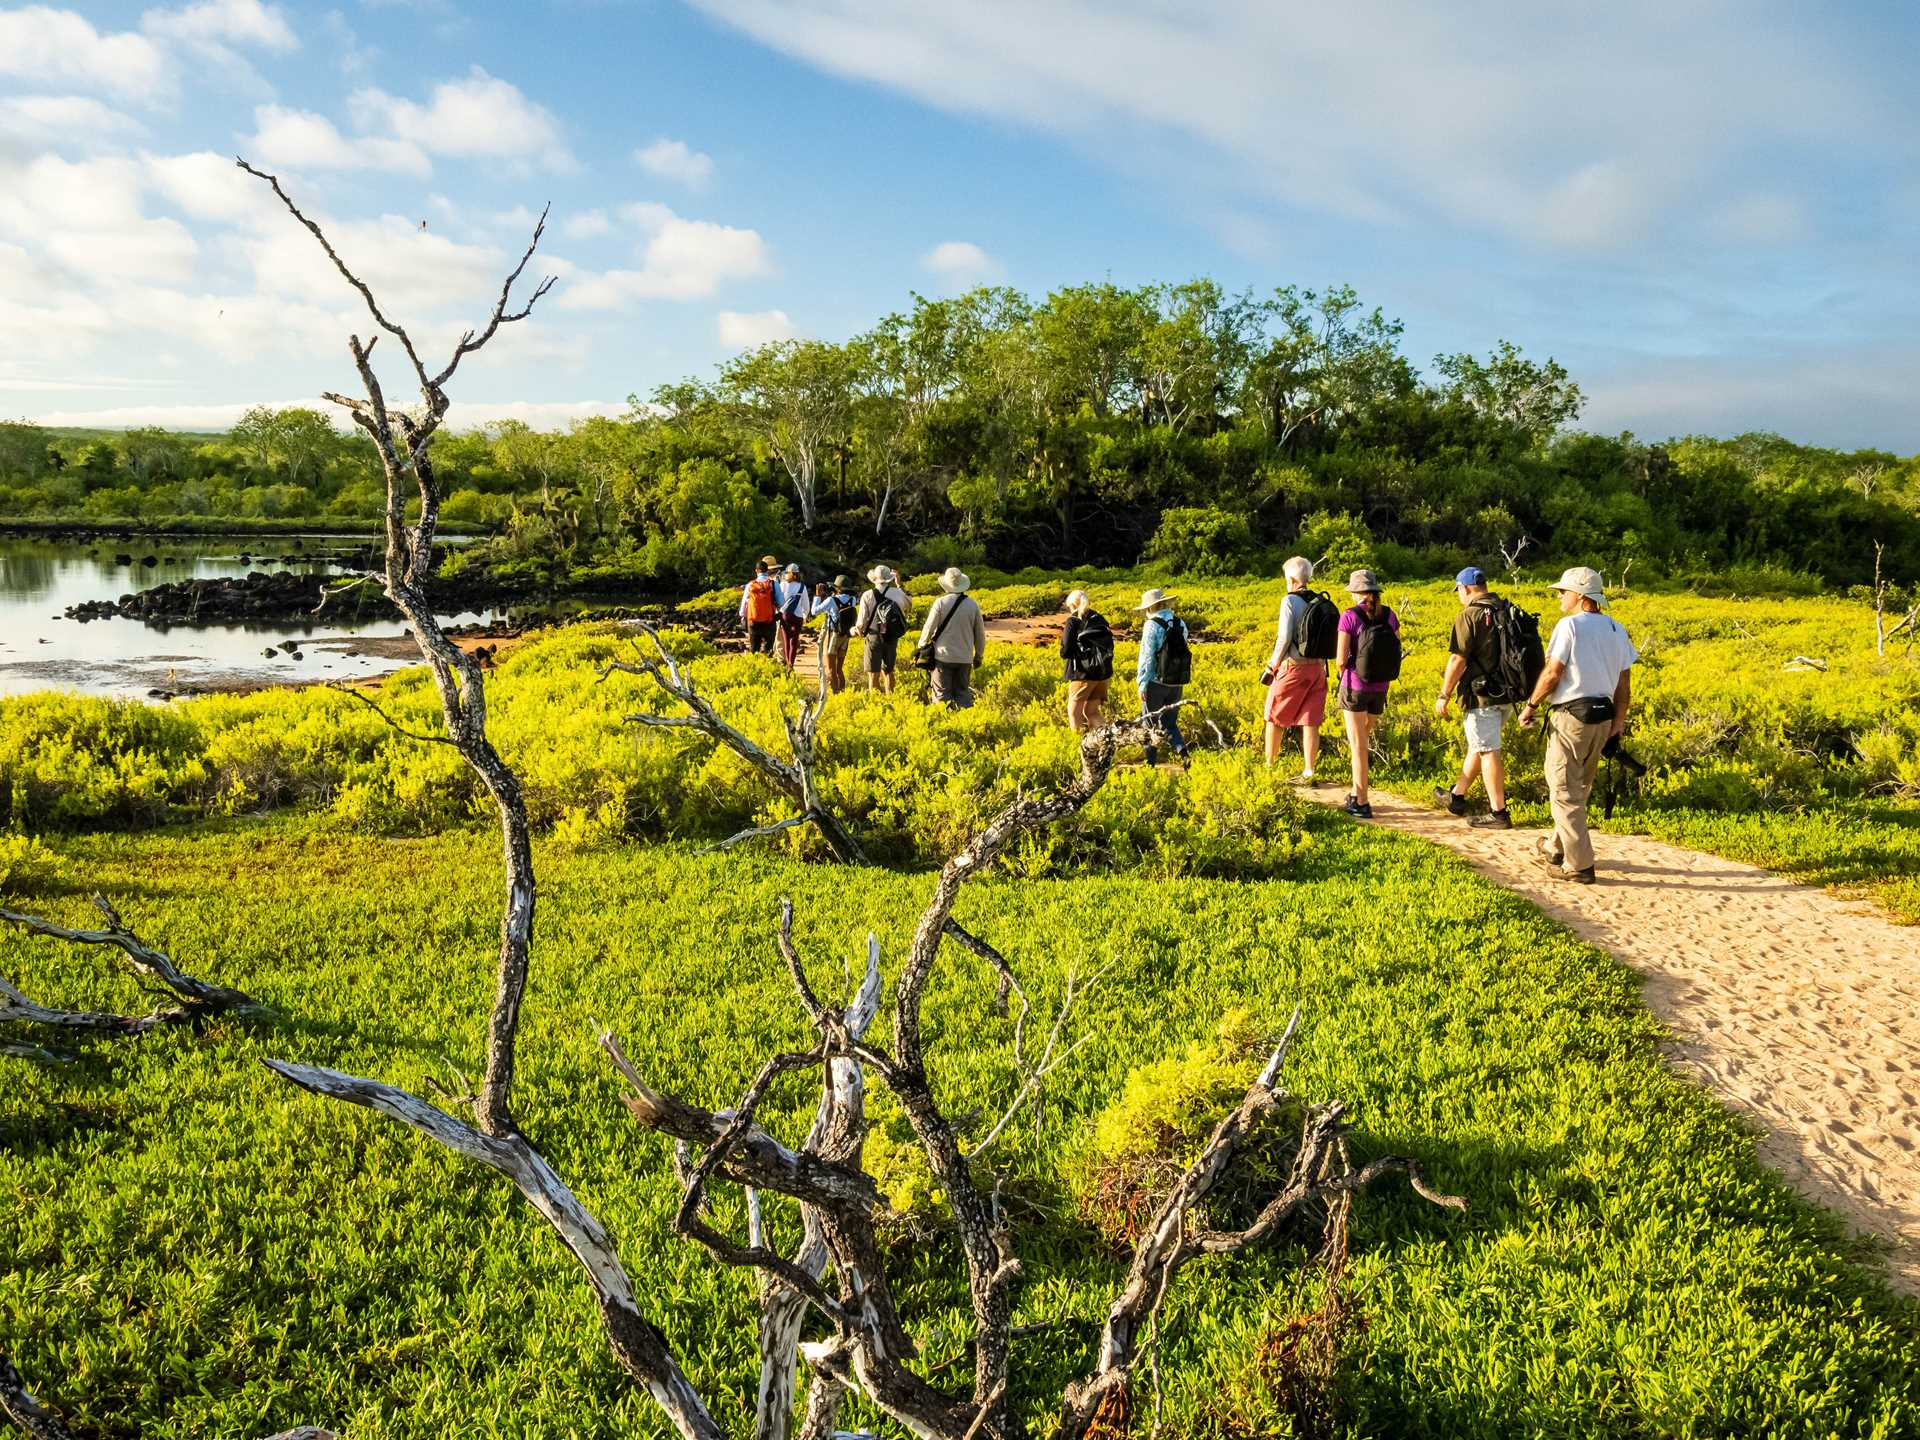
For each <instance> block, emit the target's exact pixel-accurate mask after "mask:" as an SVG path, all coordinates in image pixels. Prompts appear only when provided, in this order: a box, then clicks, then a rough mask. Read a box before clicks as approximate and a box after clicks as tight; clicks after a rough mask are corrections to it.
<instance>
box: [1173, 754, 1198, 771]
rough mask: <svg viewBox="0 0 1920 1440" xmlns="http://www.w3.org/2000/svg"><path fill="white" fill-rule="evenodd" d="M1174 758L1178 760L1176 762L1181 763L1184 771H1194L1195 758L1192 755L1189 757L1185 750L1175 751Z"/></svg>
mask: <svg viewBox="0 0 1920 1440" xmlns="http://www.w3.org/2000/svg"><path fill="white" fill-rule="evenodd" d="M1173 758H1174V759H1176V760H1178V761H1179V762H1180V768H1181V769H1182V770H1191V769H1193V757H1192V756H1191V755H1189V754H1187V752H1186V751H1184V750H1176V751H1174V752H1173Z"/></svg>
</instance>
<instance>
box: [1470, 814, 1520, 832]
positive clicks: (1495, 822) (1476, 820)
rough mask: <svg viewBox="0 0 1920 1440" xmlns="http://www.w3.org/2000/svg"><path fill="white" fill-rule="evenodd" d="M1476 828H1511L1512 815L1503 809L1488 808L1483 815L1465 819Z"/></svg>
mask: <svg viewBox="0 0 1920 1440" xmlns="http://www.w3.org/2000/svg"><path fill="white" fill-rule="evenodd" d="M1467 824H1469V825H1471V826H1472V827H1473V828H1474V829H1476V830H1511V829H1512V828H1513V817H1512V816H1510V815H1508V814H1507V812H1506V811H1504V810H1489V811H1488V812H1487V813H1486V814H1484V815H1476V816H1474V817H1473V818H1472V819H1471V820H1469V821H1467Z"/></svg>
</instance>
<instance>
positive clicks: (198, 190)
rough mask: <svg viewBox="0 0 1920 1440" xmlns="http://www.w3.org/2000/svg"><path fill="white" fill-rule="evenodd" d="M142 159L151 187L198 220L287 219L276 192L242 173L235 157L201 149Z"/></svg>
mask: <svg viewBox="0 0 1920 1440" xmlns="http://www.w3.org/2000/svg"><path fill="white" fill-rule="evenodd" d="M141 159H142V163H143V164H144V165H145V167H146V176H147V184H148V185H149V186H150V187H151V188H152V189H154V190H156V191H158V192H159V193H160V194H161V195H162V196H164V197H165V198H166V199H167V200H168V201H170V202H171V203H172V204H173V205H174V207H175V208H176V209H179V210H182V211H184V212H185V213H186V214H188V215H190V216H191V217H193V218H194V219H196V220H220V221H226V222H229V223H239V222H247V223H251V224H255V225H258V224H261V223H263V222H266V221H272V220H278V219H284V217H285V212H284V211H283V210H282V209H281V208H280V202H279V201H278V200H276V199H275V198H274V196H273V192H272V191H271V190H269V189H267V187H266V186H265V185H264V184H262V183H261V182H260V181H258V180H256V179H254V178H253V177H252V176H251V175H248V174H245V173H244V172H242V171H241V169H240V167H239V166H237V165H235V164H234V163H233V159H232V157H231V156H227V155H217V154H215V153H214V152H213V151H211V150H198V151H195V152H193V153H192V154H189V155H145V156H142V157H141Z"/></svg>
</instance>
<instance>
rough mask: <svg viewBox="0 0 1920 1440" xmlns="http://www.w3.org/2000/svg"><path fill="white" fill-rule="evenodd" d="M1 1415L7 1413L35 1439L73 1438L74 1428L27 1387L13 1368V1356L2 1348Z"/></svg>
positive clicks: (57, 1439)
mask: <svg viewBox="0 0 1920 1440" xmlns="http://www.w3.org/2000/svg"><path fill="white" fill-rule="evenodd" d="M0 1415H5V1416H6V1417H7V1419H9V1420H11V1421H12V1422H13V1423H14V1424H15V1425H16V1426H18V1427H19V1428H20V1430H21V1432H22V1433H23V1434H26V1435H28V1436H30V1437H32V1440H74V1436H73V1432H72V1431H71V1430H69V1429H67V1427H66V1426H64V1425H62V1424H61V1423H60V1422H59V1420H57V1419H55V1418H54V1414H53V1412H52V1411H51V1410H49V1409H47V1407H46V1406H45V1405H42V1404H41V1403H40V1402H39V1401H38V1400H36V1399H35V1398H34V1397H33V1394H32V1392H30V1391H29V1390H28V1389H27V1382H26V1381H25V1380H23V1379H22V1378H21V1377H20V1372H19V1371H18V1370H17V1369H15V1368H14V1364H13V1357H11V1356H10V1355H7V1354H6V1353H4V1352H0Z"/></svg>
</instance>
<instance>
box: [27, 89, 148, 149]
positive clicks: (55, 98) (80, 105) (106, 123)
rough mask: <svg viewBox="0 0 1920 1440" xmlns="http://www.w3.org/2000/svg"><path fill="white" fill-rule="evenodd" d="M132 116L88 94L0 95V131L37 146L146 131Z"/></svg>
mask: <svg viewBox="0 0 1920 1440" xmlns="http://www.w3.org/2000/svg"><path fill="white" fill-rule="evenodd" d="M144 129H145V127H144V126H142V125H141V124H140V122H139V121H137V120H135V119H134V118H133V117H132V116H130V115H123V114H122V113H121V112H120V111H118V110H115V109H113V108H112V107H111V106H109V105H105V104H102V103H101V102H100V101H98V100H95V99H93V98H92V97H91V96H87V95H12V96H7V97H5V98H0V134H6V135H12V136H14V137H16V138H18V139H21V140H26V141H28V142H30V143H32V144H35V145H70V144H73V143H75V142H87V143H93V142H99V141H108V140H115V139H120V138H123V137H126V136H130V135H138V134H140V133H142V132H143V130H144Z"/></svg>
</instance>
